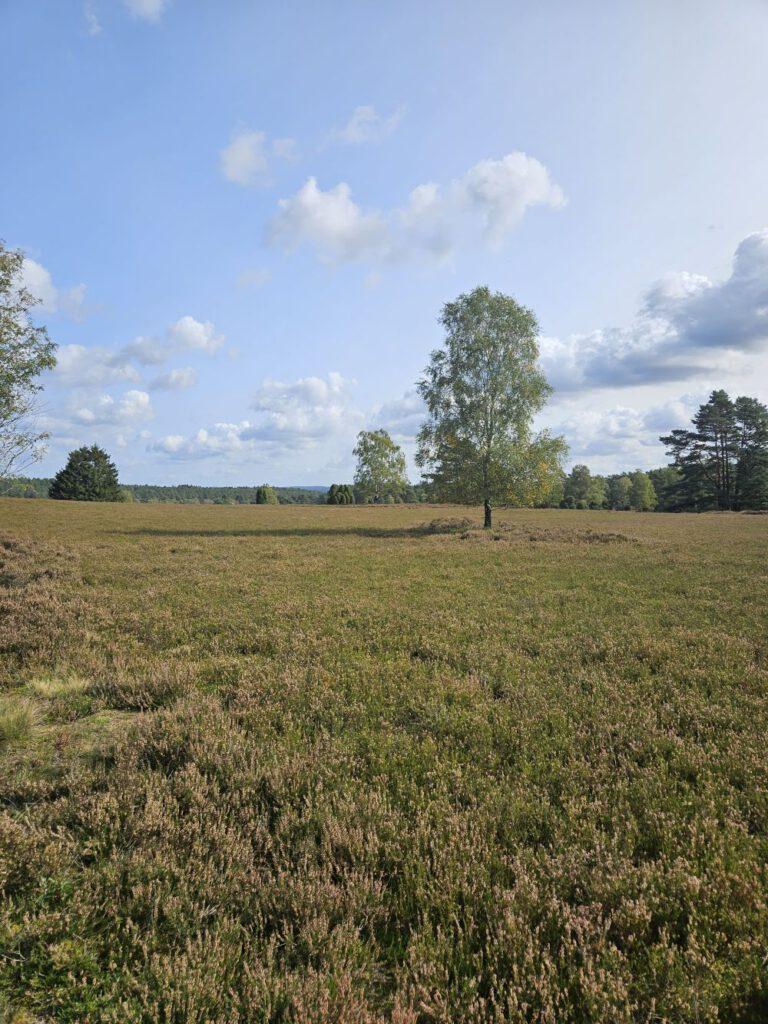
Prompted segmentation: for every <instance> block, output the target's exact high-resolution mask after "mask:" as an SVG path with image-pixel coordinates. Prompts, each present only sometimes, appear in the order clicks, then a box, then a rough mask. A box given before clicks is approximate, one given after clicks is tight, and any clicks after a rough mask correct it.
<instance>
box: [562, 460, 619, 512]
mask: <svg viewBox="0 0 768 1024" xmlns="http://www.w3.org/2000/svg"><path fill="white" fill-rule="evenodd" d="M607 500H608V489H607V483H606V480H605V478H604V477H602V476H592V474H591V473H590V471H589V466H585V465H584V464H583V463H580V464H578V465H576V466H574V467H573V469H572V470H571V472H570V473H569V474H568V476H567V477H566V478H565V480H564V482H563V507H564V508H581V509H584V508H592V509H597V508H603V507H604V506H605V505H606V503H607Z"/></svg>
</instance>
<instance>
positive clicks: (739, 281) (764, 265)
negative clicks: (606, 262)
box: [541, 230, 768, 392]
mask: <svg viewBox="0 0 768 1024" xmlns="http://www.w3.org/2000/svg"><path fill="white" fill-rule="evenodd" d="M766 348H768V230H766V231H760V232H756V233H755V234H752V235H749V236H748V237H747V238H745V239H744V241H742V242H741V244H740V245H739V246H738V248H737V250H736V253H735V256H734V260H733V266H732V271H731V274H730V276H729V277H728V278H726V279H725V280H724V281H721V282H719V283H718V282H714V281H711V280H710V279H709V278H707V277H704V276H702V275H700V274H691V273H687V272H680V273H676V274H669V275H667V276H666V277H665V278H663V279H662V280H661V281H659V282H657V283H656V284H655V285H653V286H652V287H651V288H650V289H649V290H648V291H647V292H646V294H645V296H644V298H643V302H642V305H641V308H640V310H639V312H638V314H637V316H636V318H635V320H634V321H633V323H631V324H630V325H629V326H628V327H606V328H602V329H600V330H596V331H593V332H591V333H590V334H583V335H572V336H571V337H569V338H567V339H564V340H560V339H557V338H542V339H541V351H542V359H541V362H542V366H543V368H544V370H545V372H546V373H547V376H548V378H549V380H550V382H551V383H552V384H553V385H554V386H555V388H556V389H559V390H561V391H570V392H573V391H577V390H583V389H586V388H603V387H625V386H631V385H641V384H660V383H664V382H667V381H682V380H690V379H693V378H700V377H702V376H708V377H711V376H714V375H716V374H720V375H725V374H732V373H734V372H736V371H739V370H744V369H745V366H746V365H747V363H748V359H749V356H750V354H752V353H756V352H758V351H760V350H765V349H766Z"/></svg>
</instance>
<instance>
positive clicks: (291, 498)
mask: <svg viewBox="0 0 768 1024" xmlns="http://www.w3.org/2000/svg"><path fill="white" fill-rule="evenodd" d="M50 486H51V480H50V479H48V478H45V477H16V478H15V479H12V480H8V481H6V482H5V485H4V486H0V495H2V496H3V497H6V498H47V497H48V490H49V488H50ZM122 489H123V490H124V491H125V492H126V494H130V495H131V497H132V499H133V501H140V502H163V503H171V504H180V505H221V504H224V505H255V504H256V492H257V491H258V487H216V486H205V485H200V484H169V485H161V484H123V485H122ZM273 489H274V491H275V493H276V494H277V499H278V501H279V502H280V504H281V505H322V504H325V491H324V489H323V488H317V487H275V488H273ZM127 500H131V499H127Z"/></svg>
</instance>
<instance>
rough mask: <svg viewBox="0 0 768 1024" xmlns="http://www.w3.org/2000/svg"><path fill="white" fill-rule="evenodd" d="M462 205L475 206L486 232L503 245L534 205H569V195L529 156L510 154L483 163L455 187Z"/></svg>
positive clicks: (468, 173) (495, 241)
mask: <svg viewBox="0 0 768 1024" xmlns="http://www.w3.org/2000/svg"><path fill="white" fill-rule="evenodd" d="M455 189H456V192H457V198H458V202H459V204H466V205H468V206H470V207H472V208H473V209H474V210H476V211H477V213H478V214H479V216H480V219H481V221H482V223H483V229H484V231H485V233H486V235H487V236H488V238H490V239H491V240H492V241H493V242H494V243H495V244H497V245H500V244H501V243H502V242H503V241H504V239H505V238H506V237H507V235H508V234H509V232H510V231H512V230H513V228H515V227H516V226H517V224H518V223H519V222H520V221H521V220H522V218H523V215H524V214H525V211H526V210H527V209H528V208H529V207H531V206H551V207H553V208H554V209H557V208H558V207H560V206H563V205H564V204H565V194H564V193H563V190H562V189H561V188H560V186H559V185H556V184H555V183H554V182H553V181H552V179H551V178H550V176H549V171H548V170H547V168H546V167H545V166H544V164H542V163H540V162H539V161H538V160H536V159H534V158H533V157H530V156H527V155H526V154H525V153H519V152H518V153H509V154H508V155H507V156H505V157H502V159H501V160H481V161H480V163H478V164H475V166H474V167H472V168H471V169H470V170H469V171H467V173H466V174H465V175H464V177H463V178H461V179H460V180H459V181H458V182H456V184H455Z"/></svg>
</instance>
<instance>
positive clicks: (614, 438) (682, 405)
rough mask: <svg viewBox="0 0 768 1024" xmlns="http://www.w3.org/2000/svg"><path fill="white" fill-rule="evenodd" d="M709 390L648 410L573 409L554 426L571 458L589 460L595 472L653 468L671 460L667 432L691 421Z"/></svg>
mask: <svg viewBox="0 0 768 1024" xmlns="http://www.w3.org/2000/svg"><path fill="white" fill-rule="evenodd" d="M703 399H704V393H703V392H700V393H695V394H691V393H686V394H684V395H681V396H680V397H678V398H672V399H669V400H667V401H664V402H662V403H658V404H655V405H652V406H651V407H650V408H647V409H644V410H643V409H637V408H634V407H632V406H627V405H612V406H609V407H608V408H603V409H600V408H594V407H580V408H573V409H572V410H571V412H569V414H568V415H566V416H564V417H562V418H561V419H559V421H557V422H554V423H549V424H548V426H549V427H550V429H551V430H552V431H553V432H554V433H556V434H563V435H564V436H565V438H566V440H567V441H568V445H569V448H570V452H569V461H570V463H571V464H575V463H578V462H586V463H588V464H589V465H590V466H591V467H592V469H593V470H594V471H595V472H609V473H612V472H618V471H620V470H632V469H637V468H639V469H650V468H652V467H654V466H659V465H663V464H664V462H665V461H666V459H665V454H664V446H663V445H662V443H661V442H660V441H659V436H660V434H662V433H668V432H669V431H670V430H674V429H675V428H677V427H685V426H687V425H689V424H690V422H691V418H692V416H693V414H694V412H695V410H696V409H697V407H698V406H699V405H700V403H701V402H702V401H703Z"/></svg>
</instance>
